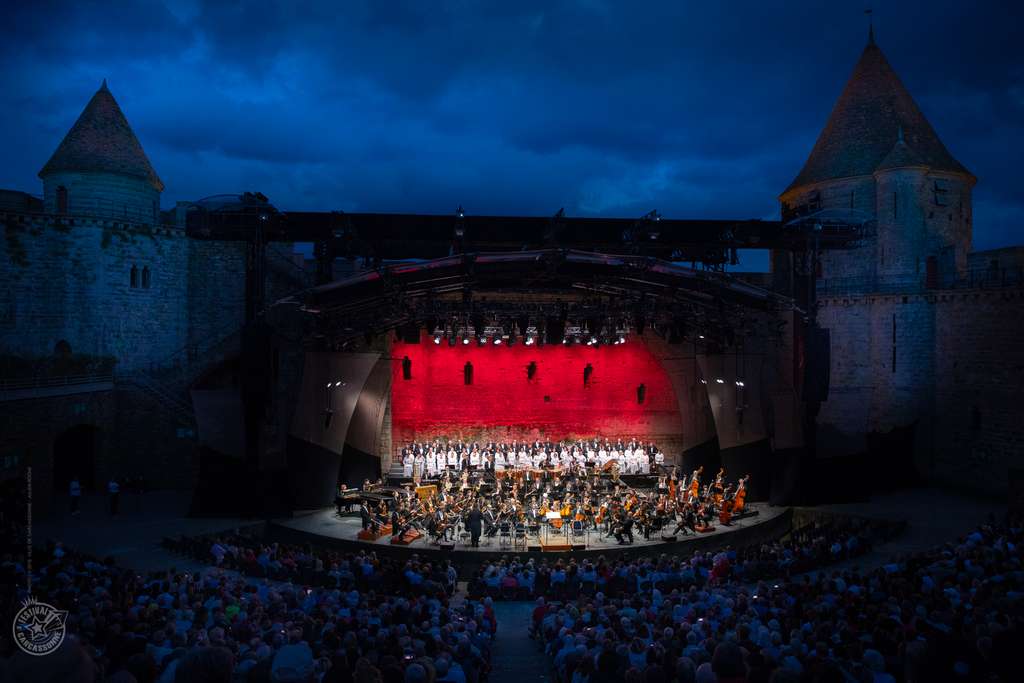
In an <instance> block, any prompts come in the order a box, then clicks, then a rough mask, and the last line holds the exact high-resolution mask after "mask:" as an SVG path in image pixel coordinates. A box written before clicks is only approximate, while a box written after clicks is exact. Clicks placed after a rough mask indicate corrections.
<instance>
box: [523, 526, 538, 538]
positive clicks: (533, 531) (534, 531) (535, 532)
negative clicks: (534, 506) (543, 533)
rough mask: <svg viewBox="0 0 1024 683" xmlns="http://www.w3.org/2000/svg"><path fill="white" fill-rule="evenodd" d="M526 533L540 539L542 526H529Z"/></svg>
mask: <svg viewBox="0 0 1024 683" xmlns="http://www.w3.org/2000/svg"><path fill="white" fill-rule="evenodd" d="M526 533H527V534H528V535H530V536H533V537H534V538H536V539H538V540H539V539H540V524H527V525H526Z"/></svg>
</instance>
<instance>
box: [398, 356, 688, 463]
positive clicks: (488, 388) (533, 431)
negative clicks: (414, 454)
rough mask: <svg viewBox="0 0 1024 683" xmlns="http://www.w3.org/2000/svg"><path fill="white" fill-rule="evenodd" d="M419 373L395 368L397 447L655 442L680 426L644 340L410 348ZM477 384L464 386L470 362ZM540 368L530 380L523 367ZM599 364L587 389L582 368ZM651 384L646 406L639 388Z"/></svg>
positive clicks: (665, 379)
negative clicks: (446, 442)
mask: <svg viewBox="0 0 1024 683" xmlns="http://www.w3.org/2000/svg"><path fill="white" fill-rule="evenodd" d="M392 355H393V356H395V357H398V358H401V357H403V356H408V357H409V359H410V360H411V361H412V367H413V368H414V369H415V371H414V373H413V376H412V379H410V380H405V381H403V380H402V375H401V366H400V364H398V363H394V364H393V365H392V372H393V377H392V380H393V381H392V383H391V401H392V404H391V407H392V439H393V443H394V447H395V449H396V450H397V449H399V448H401V447H402V446H404V445H405V444H406V443H408V442H409V441H413V440H416V441H419V440H424V439H432V438H434V437H437V436H440V437H448V438H459V439H464V440H472V441H489V440H492V439H493V440H506V439H531V440H532V439H552V440H558V439H565V438H585V437H590V436H600V437H609V438H619V437H622V438H633V437H636V438H640V439H643V440H645V441H655V442H657V441H658V440H659V438H660V437H665V436H678V435H679V434H680V433H681V431H682V418H681V416H680V412H679V405H678V403H677V402H676V396H675V393H674V392H673V390H672V384H671V382H670V380H669V377H668V375H667V374H666V372H665V370H664V368H663V367H662V366H661V365H660V364H659V363H658V361H657V359H655V357H654V356H653V355H652V354H651V352H650V351H649V350H648V349H647V346H646V345H645V344H644V343H643V341H641V340H629V341H626V342H624V343H621V344H609V345H601V346H598V347H593V346H586V345H582V344H575V345H567V346H562V345H561V344H556V345H549V346H545V347H542V348H541V347H536V346H525V345H515V346H508V345H502V346H498V347H495V346H493V345H490V344H488V345H485V346H476V345H472V346H469V345H458V346H454V347H446V346H437V345H434V344H404V343H401V342H396V343H395V346H394V349H393V353H392ZM467 361H468V362H471V363H472V365H473V383H472V384H469V385H467V384H464V375H463V369H464V367H465V365H466V362H467ZM531 362H535V363H536V366H535V370H534V374H533V378H532V379H528V372H527V368H528V367H529V366H530V363H531ZM588 363H589V364H590V365H592V366H593V374H592V375H591V376H590V381H589V386H587V387H584V384H583V369H584V368H585V367H586V366H587V364H588ZM641 383H642V384H644V385H645V389H646V390H645V397H644V402H643V403H642V404H640V403H637V386H638V385H639V384H641Z"/></svg>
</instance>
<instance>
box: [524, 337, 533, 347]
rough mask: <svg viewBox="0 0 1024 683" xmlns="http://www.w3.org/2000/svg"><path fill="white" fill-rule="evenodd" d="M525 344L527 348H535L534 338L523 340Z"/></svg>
mask: <svg viewBox="0 0 1024 683" xmlns="http://www.w3.org/2000/svg"><path fill="white" fill-rule="evenodd" d="M523 343H524V344H526V345H527V346H533V337H527V338H526V339H525V340H523Z"/></svg>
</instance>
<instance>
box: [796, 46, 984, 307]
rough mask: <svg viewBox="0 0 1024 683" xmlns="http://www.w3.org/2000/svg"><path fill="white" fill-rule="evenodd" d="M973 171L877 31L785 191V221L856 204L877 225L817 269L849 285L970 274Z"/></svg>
mask: <svg viewBox="0 0 1024 683" xmlns="http://www.w3.org/2000/svg"><path fill="white" fill-rule="evenodd" d="M974 183H975V178H974V176H973V175H971V173H970V172H969V171H968V170H967V169H966V168H964V167H963V165H962V164H960V162H959V161H957V160H956V159H955V158H954V157H953V155H951V154H950V153H949V151H948V150H947V149H946V147H945V145H943V144H942V141H941V140H940V139H939V137H938V135H936V133H935V130H934V129H933V128H932V127H931V125H930V124H929V123H928V120H927V119H926V118H925V117H924V114H922V113H921V110H920V108H918V106H917V103H915V102H914V99H913V98H912V97H911V96H910V93H909V92H908V91H907V89H906V88H905V87H904V85H903V83H902V82H901V81H900V78H899V76H897V75H896V72H895V71H893V69H892V67H891V66H890V65H889V62H888V61H887V60H886V58H885V55H883V54H882V51H881V50H880V49H879V47H878V45H876V44H875V41H874V36H873V35H871V36H869V39H868V44H867V46H865V48H864V51H863V53H862V54H861V56H860V60H859V61H858V62H857V65H856V66H855V67H854V69H853V74H852V75H851V76H850V79H849V81H848V82H847V83H846V87H845V88H844V89H843V92H842V94H841V95H840V96H839V99H838V100H837V102H836V104H835V107H834V108H833V109H832V114H831V115H830V116H829V119H828V122H827V123H826V124H825V128H824V129H823V130H822V132H821V134H820V135H819V136H818V140H817V142H816V143H815V144H814V148H813V149H812V150H811V154H810V156H809V157H808V159H807V162H806V163H805V164H804V167H803V169H802V170H801V171H800V173H799V174H798V175H797V177H796V178H795V179H794V180H793V182H792V183H790V185H789V187H787V188H786V190H785V192H783V193H782V195H781V196H780V197H779V200H780V201H781V203H782V216H783V220H786V219H788V218H791V217H793V216H796V215H799V214H805V213H813V212H814V211H818V210H823V209H852V210H856V211H860V212H863V213H864V214H868V215H870V216H871V217H874V218H875V219H876V220H877V232H876V234H875V235H874V236H873V238H871V239H869V240H867V241H866V243H865V244H864V246H863V247H861V248H859V249H856V250H854V251H852V252H832V253H829V254H825V256H824V258H823V259H822V268H821V272H820V273H819V278H821V279H822V280H824V281H825V285H826V287H829V288H833V289H835V288H838V287H841V288H843V289H845V290H847V291H857V292H871V291H887V290H888V291H893V290H895V289H901V290H902V289H905V288H907V287H911V288H913V287H916V286H923V285H925V284H927V285H929V286H931V287H935V286H939V285H940V284H943V283H946V282H949V281H952V280H953V279H955V278H956V277H957V276H958V275H961V276H962V275H963V273H964V272H965V271H966V268H967V254H968V252H969V251H970V248H971V188H972V187H973V186H974Z"/></svg>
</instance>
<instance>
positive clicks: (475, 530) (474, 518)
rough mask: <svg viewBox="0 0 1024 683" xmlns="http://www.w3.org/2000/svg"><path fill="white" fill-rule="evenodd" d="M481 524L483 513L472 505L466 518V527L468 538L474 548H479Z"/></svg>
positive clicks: (482, 522)
mask: <svg viewBox="0 0 1024 683" xmlns="http://www.w3.org/2000/svg"><path fill="white" fill-rule="evenodd" d="M483 524H484V516H483V513H481V512H480V507H479V506H477V505H474V506H473V509H472V510H470V511H469V514H468V515H467V516H466V526H467V527H469V536H470V540H471V541H472V544H473V547H474V548H479V547H480V532H481V531H482V530H483Z"/></svg>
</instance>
